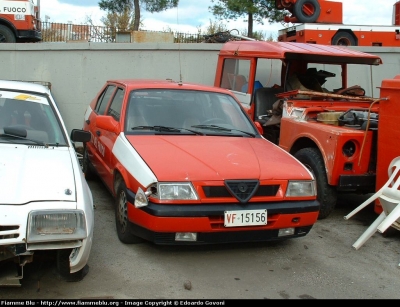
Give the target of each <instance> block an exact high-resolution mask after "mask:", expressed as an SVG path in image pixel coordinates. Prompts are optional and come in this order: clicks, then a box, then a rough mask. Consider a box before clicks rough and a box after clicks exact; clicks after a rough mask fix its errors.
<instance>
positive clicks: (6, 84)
mask: <svg viewBox="0 0 400 307" xmlns="http://www.w3.org/2000/svg"><path fill="white" fill-rule="evenodd" d="M0 88H3V89H12V90H24V91H31V92H37V93H42V94H49V93H50V89H49V88H48V87H46V86H44V85H42V84H39V83H34V82H31V81H14V80H0Z"/></svg>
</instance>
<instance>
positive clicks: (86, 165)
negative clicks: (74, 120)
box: [82, 146, 95, 180]
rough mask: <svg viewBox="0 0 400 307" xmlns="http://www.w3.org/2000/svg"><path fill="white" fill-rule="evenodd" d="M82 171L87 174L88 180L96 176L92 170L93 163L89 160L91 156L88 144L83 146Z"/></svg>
mask: <svg viewBox="0 0 400 307" xmlns="http://www.w3.org/2000/svg"><path fill="white" fill-rule="evenodd" d="M82 172H83V173H84V174H85V178H86V180H91V179H93V177H94V176H95V174H94V172H93V170H92V164H91V163H90V161H89V156H88V152H87V148H86V146H84V147H83V154H82Z"/></svg>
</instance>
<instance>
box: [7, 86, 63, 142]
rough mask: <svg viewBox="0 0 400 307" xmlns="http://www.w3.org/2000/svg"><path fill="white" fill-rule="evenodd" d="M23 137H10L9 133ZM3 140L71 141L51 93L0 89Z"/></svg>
mask: <svg viewBox="0 0 400 307" xmlns="http://www.w3.org/2000/svg"><path fill="white" fill-rule="evenodd" d="M10 133H11V134H13V135H14V134H16V135H17V136H21V138H19V139H18V138H13V139H10V138H9V137H7V136H6V135H5V134H10ZM0 134H1V135H2V136H1V137H0V142H8V143H9V142H19V143H20V142H25V141H27V140H28V139H31V140H36V141H40V142H44V143H47V144H57V145H67V141H66V137H65V135H64V133H63V128H62V126H61V120H60V119H59V118H58V115H57V112H56V109H55V107H54V106H52V104H51V102H50V101H49V100H48V97H47V96H44V95H39V94H37V93H27V92H23V93H20V92H17V91H5V90H4V91H3V90H2V91H0Z"/></svg>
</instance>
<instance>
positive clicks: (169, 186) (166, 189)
mask: <svg viewBox="0 0 400 307" xmlns="http://www.w3.org/2000/svg"><path fill="white" fill-rule="evenodd" d="M157 193H158V197H159V199H160V200H197V199H198V196H197V193H196V191H195V190H194V188H193V186H192V184H191V183H190V182H169V183H158V184H157Z"/></svg>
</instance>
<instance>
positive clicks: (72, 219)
mask: <svg viewBox="0 0 400 307" xmlns="http://www.w3.org/2000/svg"><path fill="white" fill-rule="evenodd" d="M27 232H28V233H27V241H28V243H34V242H49V241H65V240H79V239H85V238H86V237H87V233H86V220H85V214H84V212H83V211H81V210H37V211H31V212H30V213H29V216H28V230H27Z"/></svg>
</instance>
